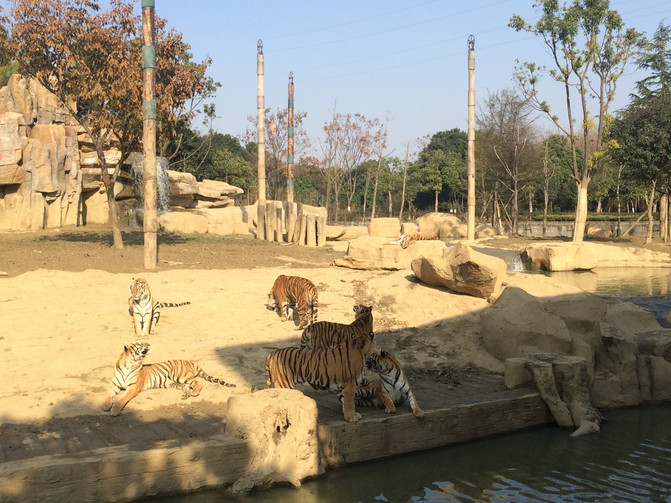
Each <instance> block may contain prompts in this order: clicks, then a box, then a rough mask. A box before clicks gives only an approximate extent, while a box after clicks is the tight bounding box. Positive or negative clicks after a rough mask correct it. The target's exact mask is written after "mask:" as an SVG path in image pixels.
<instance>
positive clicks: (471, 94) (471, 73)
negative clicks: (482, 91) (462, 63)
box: [467, 35, 475, 241]
mask: <svg viewBox="0 0 671 503" xmlns="http://www.w3.org/2000/svg"><path fill="white" fill-rule="evenodd" d="M467 154H468V156H467V159H468V224H467V239H468V240H469V241H473V240H474V239H475V37H474V36H473V35H471V36H469V37H468V151H467Z"/></svg>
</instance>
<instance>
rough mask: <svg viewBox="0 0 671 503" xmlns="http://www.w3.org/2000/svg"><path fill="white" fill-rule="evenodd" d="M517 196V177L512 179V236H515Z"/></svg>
mask: <svg viewBox="0 0 671 503" xmlns="http://www.w3.org/2000/svg"><path fill="white" fill-rule="evenodd" d="M518 197H519V193H518V190H517V179H514V180H513V207H512V226H513V228H512V234H513V236H517V213H518V211H519V208H518V206H517V204H518Z"/></svg>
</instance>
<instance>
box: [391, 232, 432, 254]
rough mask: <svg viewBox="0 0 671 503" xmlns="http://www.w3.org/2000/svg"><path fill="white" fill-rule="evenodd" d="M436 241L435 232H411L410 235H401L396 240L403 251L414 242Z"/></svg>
mask: <svg viewBox="0 0 671 503" xmlns="http://www.w3.org/2000/svg"><path fill="white" fill-rule="evenodd" d="M436 239H438V234H437V233H435V232H413V233H411V234H403V235H402V236H401V239H399V240H398V242H399V244H400V245H401V248H403V249H404V250H405V249H406V248H407V247H408V246H410V245H411V244H412V243H414V242H415V241H432V240H436Z"/></svg>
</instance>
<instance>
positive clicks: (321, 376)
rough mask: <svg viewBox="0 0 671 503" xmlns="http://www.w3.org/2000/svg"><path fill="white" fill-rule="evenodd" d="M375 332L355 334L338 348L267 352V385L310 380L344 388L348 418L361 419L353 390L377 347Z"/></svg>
mask: <svg viewBox="0 0 671 503" xmlns="http://www.w3.org/2000/svg"><path fill="white" fill-rule="evenodd" d="M373 338H374V334H373V333H372V332H371V333H370V334H366V335H363V336H356V335H352V336H351V338H350V339H348V340H347V341H345V342H343V343H342V344H341V345H340V346H339V347H337V348H335V349H305V348H282V349H278V350H276V351H273V352H272V353H269V354H268V356H266V364H265V368H266V386H267V387H268V388H270V387H271V386H274V387H275V388H293V387H294V386H295V385H296V383H308V384H309V385H310V386H312V387H313V388H314V389H329V390H333V391H341V392H342V396H343V398H342V408H343V415H344V416H345V420H346V421H358V420H359V419H361V414H359V413H358V412H356V411H355V408H354V393H355V392H356V388H357V384H358V383H359V382H361V379H362V378H363V369H364V366H365V364H366V358H368V356H369V355H370V354H371V353H372V352H373V351H375V348H376V346H375V341H374V340H373Z"/></svg>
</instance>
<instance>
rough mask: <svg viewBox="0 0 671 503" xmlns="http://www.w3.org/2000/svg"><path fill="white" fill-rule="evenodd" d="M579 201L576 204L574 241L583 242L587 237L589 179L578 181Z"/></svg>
mask: <svg viewBox="0 0 671 503" xmlns="http://www.w3.org/2000/svg"><path fill="white" fill-rule="evenodd" d="M576 185H577V188H578V201H577V202H576V205H575V221H574V224H573V242H574V243H582V242H583V240H584V239H585V225H587V186H588V185H589V181H581V182H580V183H577V184H576Z"/></svg>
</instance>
